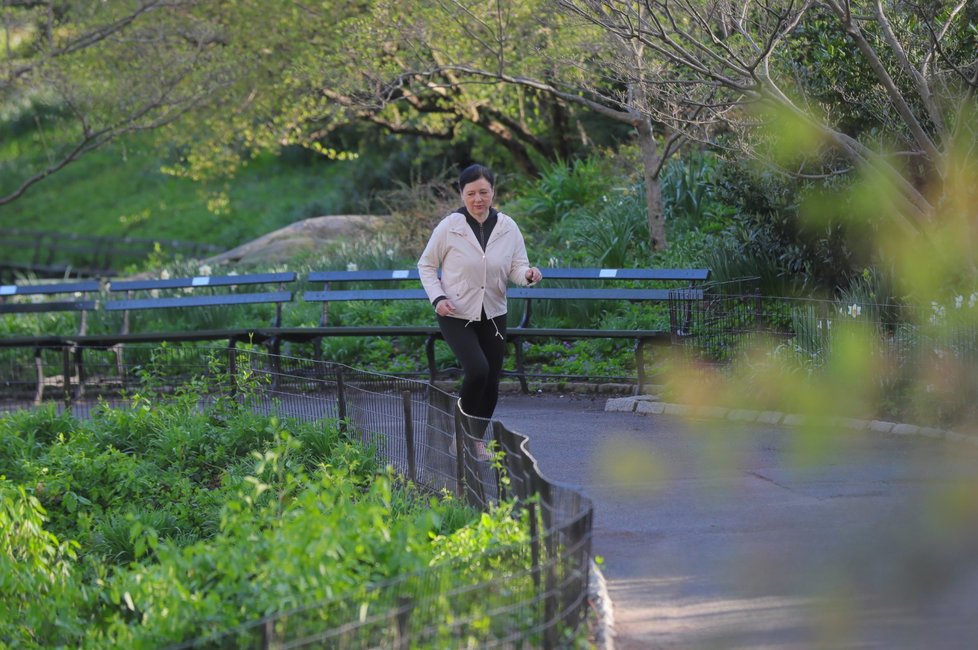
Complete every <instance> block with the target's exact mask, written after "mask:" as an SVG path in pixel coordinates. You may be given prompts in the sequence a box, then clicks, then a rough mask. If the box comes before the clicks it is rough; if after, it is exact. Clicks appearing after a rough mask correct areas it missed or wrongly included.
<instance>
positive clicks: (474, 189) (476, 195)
mask: <svg viewBox="0 0 978 650" xmlns="http://www.w3.org/2000/svg"><path fill="white" fill-rule="evenodd" d="M462 203H464V204H465V209H466V210H468V211H469V214H471V215H472V216H473V217H474V218H476V219H478V220H479V221H482V220H483V219H485V218H486V217H487V216H488V215H489V208H490V207H491V206H492V185H490V184H489V181H487V180H486V179H484V178H479V179H476V180H474V181H472V182H470V183H466V184H465V187H463V188H462Z"/></svg>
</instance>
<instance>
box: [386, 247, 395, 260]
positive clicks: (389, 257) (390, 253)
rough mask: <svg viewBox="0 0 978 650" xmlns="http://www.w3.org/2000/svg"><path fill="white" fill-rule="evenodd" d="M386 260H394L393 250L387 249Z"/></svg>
mask: <svg viewBox="0 0 978 650" xmlns="http://www.w3.org/2000/svg"><path fill="white" fill-rule="evenodd" d="M387 259H389V260H392V259H394V249H393V248H388V249H387Z"/></svg>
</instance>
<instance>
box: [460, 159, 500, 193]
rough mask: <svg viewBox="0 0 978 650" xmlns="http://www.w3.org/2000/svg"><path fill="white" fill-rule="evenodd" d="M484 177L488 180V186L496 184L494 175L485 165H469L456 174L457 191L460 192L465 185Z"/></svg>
mask: <svg viewBox="0 0 978 650" xmlns="http://www.w3.org/2000/svg"><path fill="white" fill-rule="evenodd" d="M480 178H484V179H486V180H487V181H489V186H490V187H495V186H496V176H495V175H494V174H493V173H492V171H491V170H490V169H489V168H488V167H486V166H485V165H469V166H468V167H466V168H465V169H463V170H462V173H461V174H459V175H458V191H459V192H461V191H462V190H464V189H465V186H466V185H468V184H469V183H471V182H473V181H477V180H479V179H480Z"/></svg>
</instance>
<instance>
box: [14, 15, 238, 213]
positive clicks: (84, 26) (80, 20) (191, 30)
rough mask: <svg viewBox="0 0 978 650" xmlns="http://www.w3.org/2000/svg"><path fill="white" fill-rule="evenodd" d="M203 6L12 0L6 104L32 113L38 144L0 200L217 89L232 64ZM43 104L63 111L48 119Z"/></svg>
mask: <svg viewBox="0 0 978 650" xmlns="http://www.w3.org/2000/svg"><path fill="white" fill-rule="evenodd" d="M205 4H206V3H204V2H200V1H199V0H118V1H113V2H110V3H105V2H100V3H83V2H65V1H58V0H6V1H5V2H4V3H3V7H2V9H0V11H2V14H0V20H2V23H3V49H2V54H0V103H2V105H4V106H7V107H10V106H15V107H16V106H20V107H21V108H20V109H19V110H20V111H22V112H26V113H28V115H30V114H31V113H33V115H32V117H33V119H34V121H35V123H36V127H37V129H38V131H39V136H40V137H39V138H38V140H39V142H40V143H41V144H40V146H41V149H42V152H41V155H39V156H36V157H35V159H34V160H32V161H31V164H28V163H23V164H21V165H18V169H17V173H19V174H20V176H19V178H18V179H17V181H16V182H15V183H14V185H13V189H12V190H10V191H8V192H7V193H6V194H4V195H0V205H3V204H5V203H9V202H11V201H13V200H15V199H17V198H19V197H20V196H22V195H23V194H24V192H26V191H27V190H28V189H29V188H30V187H32V186H33V185H35V184H36V183H38V182H39V181H41V180H42V179H44V178H45V177H47V176H49V175H50V174H53V173H55V172H57V171H59V170H60V169H63V168H64V167H65V166H67V165H69V164H71V163H72V162H74V161H76V160H78V159H79V158H80V157H81V156H83V155H84V154H85V153H87V152H89V151H92V150H94V149H97V148H99V147H102V146H104V145H105V144H106V143H108V142H110V141H112V140H113V139H115V138H118V137H119V136H121V135H124V134H127V133H134V132H139V131H148V130H153V129H157V128H160V127H162V126H164V125H167V124H171V123H173V122H175V121H177V120H179V119H180V118H181V117H182V116H183V115H184V114H186V113H187V112H188V111H190V110H192V109H193V108H195V107H197V106H199V105H201V104H202V103H204V102H207V101H209V100H211V99H212V98H213V97H214V96H215V95H216V94H218V93H220V92H221V91H222V89H223V88H225V87H226V86H227V85H228V84H229V83H230V81H231V80H233V79H234V76H235V75H234V68H233V66H232V65H230V64H231V63H232V62H231V61H229V60H228V59H227V58H226V57H225V56H223V52H224V50H223V49H222V45H223V38H222V34H221V32H220V31H219V30H217V29H215V25H214V24H213V23H212V22H208V21H205V20H201V18H200V15H199V14H198V13H195V10H197V9H198V7H199V6H201V5H205ZM41 106H47V107H49V108H48V112H53V113H54V114H55V116H56V118H57V119H56V120H51V121H47V122H45V121H43V120H42V119H41V116H42V115H43V114H44V111H42V110H40V109H39V107H41ZM7 173H8V174H9V173H13V172H10V171H8V172H7Z"/></svg>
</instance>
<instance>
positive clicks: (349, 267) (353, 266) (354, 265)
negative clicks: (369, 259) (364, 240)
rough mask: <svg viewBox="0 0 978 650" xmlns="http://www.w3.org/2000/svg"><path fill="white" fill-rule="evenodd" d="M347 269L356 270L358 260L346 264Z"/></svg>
mask: <svg viewBox="0 0 978 650" xmlns="http://www.w3.org/2000/svg"><path fill="white" fill-rule="evenodd" d="M346 270H347V271H356V270H357V263H356V262H350V263H349V264H347V265H346Z"/></svg>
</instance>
